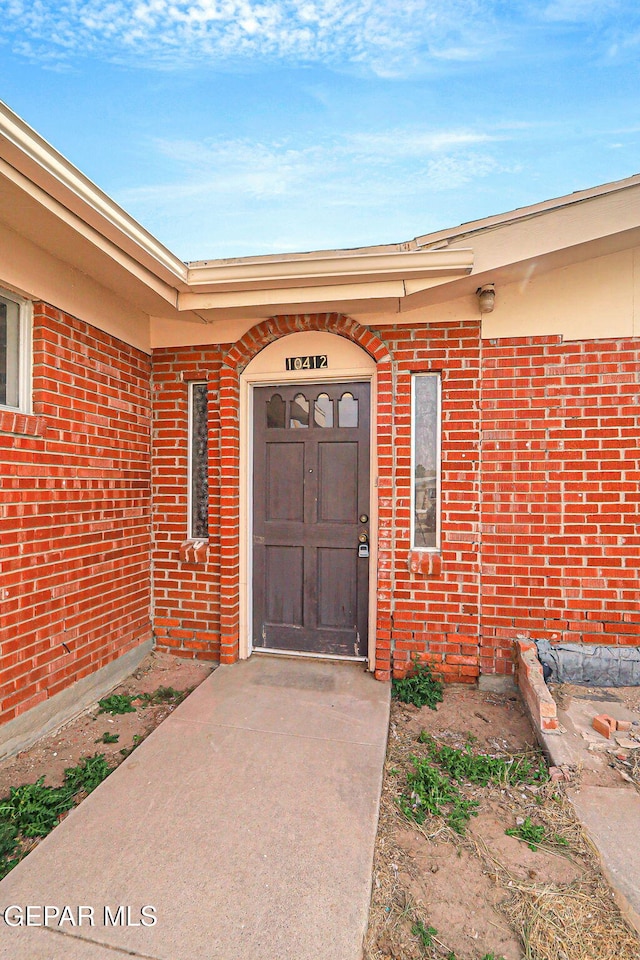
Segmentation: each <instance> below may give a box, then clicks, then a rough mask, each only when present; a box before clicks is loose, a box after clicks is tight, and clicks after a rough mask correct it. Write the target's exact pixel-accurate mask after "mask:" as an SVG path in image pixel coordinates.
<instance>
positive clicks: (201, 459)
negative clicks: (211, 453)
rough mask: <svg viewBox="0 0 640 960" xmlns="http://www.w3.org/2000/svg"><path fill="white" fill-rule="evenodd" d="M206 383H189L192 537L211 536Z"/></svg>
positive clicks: (202, 538)
mask: <svg viewBox="0 0 640 960" xmlns="http://www.w3.org/2000/svg"><path fill="white" fill-rule="evenodd" d="M207 413H208V400H207V384H206V383H190V384H189V537H190V538H191V539H192V540H206V539H207V537H208V536H209V465H208V450H209V429H208V422H207V420H208V417H207Z"/></svg>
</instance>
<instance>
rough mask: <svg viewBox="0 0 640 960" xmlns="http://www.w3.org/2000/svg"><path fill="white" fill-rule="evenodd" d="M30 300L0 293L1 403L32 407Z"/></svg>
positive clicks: (1, 405) (12, 407)
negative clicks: (28, 301)
mask: <svg viewBox="0 0 640 960" xmlns="http://www.w3.org/2000/svg"><path fill="white" fill-rule="evenodd" d="M29 306H30V305H29V304H28V303H27V302H26V301H25V300H21V299H20V298H19V297H15V298H14V297H13V296H11V295H7V294H4V293H3V294H2V295H0V407H8V408H10V409H12V410H21V411H22V412H24V413H29V412H30V410H31V329H30V313H29Z"/></svg>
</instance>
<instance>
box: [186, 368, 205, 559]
mask: <svg viewBox="0 0 640 960" xmlns="http://www.w3.org/2000/svg"><path fill="white" fill-rule="evenodd" d="M202 386H206V387H207V396H208V387H209V383H208V381H207V380H190V381H189V384H188V399H187V408H188V416H187V539H188V540H193V541H194V542H196V543H207V542H208V540H209V538H208V537H194V536H193V388H194V387H202Z"/></svg>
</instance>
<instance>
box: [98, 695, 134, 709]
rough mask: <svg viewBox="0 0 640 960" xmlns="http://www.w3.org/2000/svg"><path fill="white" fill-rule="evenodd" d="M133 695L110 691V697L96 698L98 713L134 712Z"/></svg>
mask: <svg viewBox="0 0 640 960" xmlns="http://www.w3.org/2000/svg"><path fill="white" fill-rule="evenodd" d="M135 699H136V698H135V697H130V696H129V695H128V694H126V693H112V694H111V696H110V697H105V698H104V699H103V700H98V706H99V707H100V709H99V710H98V713H111V714H119V713H135V712H136V708H135V707H134V705H133V701H134V700H135Z"/></svg>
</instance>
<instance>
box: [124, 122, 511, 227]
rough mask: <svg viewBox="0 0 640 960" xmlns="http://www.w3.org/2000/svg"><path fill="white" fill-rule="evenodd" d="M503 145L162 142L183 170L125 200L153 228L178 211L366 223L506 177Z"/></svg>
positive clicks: (365, 137) (485, 140) (374, 140)
mask: <svg viewBox="0 0 640 960" xmlns="http://www.w3.org/2000/svg"><path fill="white" fill-rule="evenodd" d="M493 140H494V137H493V136H490V135H488V134H484V133H482V132H481V131H473V130H469V131H466V130H452V131H446V130H445V131H421V130H416V129H412V128H409V129H396V130H392V131H388V132H384V133H380V134H366V133H360V134H358V133H354V134H350V135H349V134H346V135H343V136H340V137H333V138H327V139H326V140H321V141H318V142H316V143H314V144H305V145H303V146H300V145H298V144H296V143H294V142H292V141H288V140H280V141H270V142H254V141H250V140H243V139H234V140H205V141H191V140H176V141H170V140H160V141H156V142H155V149H156V151H158V152H159V153H160V154H161V155H162V156H163V157H164V158H165V160H166V159H168V160H169V161H172V162H173V163H174V164H175V166H176V168H177V169H176V173H175V174H174V176H173V177H172V178H171V181H170V182H165V183H160V184H150V185H147V186H143V187H135V188H132V189H129V190H125V191H121V192H120V193H119V194H118V198H117V199H118V201H119V202H120V203H122V204H123V205H124V206H125V208H126V209H128V210H130V211H131V212H132V213H133V214H134V216H137V217H139V218H140V219H141V220H142V221H143V222H146V223H148V224H149V225H150V226H151V229H156V227H155V226H154V224H155V223H156V222H157V220H158V218H160V219H165V220H167V221H168V220H169V219H170V218H171V217H172V216H175V215H176V212H177V211H179V213H180V217H181V218H185V217H187V218H189V217H190V216H193V215H196V214H197V215H198V216H202V213H203V211H209V213H208V216H209V217H222V218H223V219H225V220H228V219H229V217H230V216H238V215H240V216H246V215H250V216H251V217H255V216H256V215H257V211H258V210H262V211H263V212H264V211H267V210H271V211H273V214H274V216H275V217H276V218H277V217H278V216H282V215H286V216H288V217H291V216H294V215H297V216H298V217H299V219H300V222H305V221H306V220H308V219H309V218H311V220H314V219H317V218H324V217H327V216H329V215H330V213H329V212H330V211H332V210H333V211H334V216H335V217H340V216H341V214H340V211H341V210H343V211H344V210H347V209H349V210H351V211H353V212H354V214H355V215H357V216H359V215H360V214H361V212H362V211H366V212H367V214H370V213H372V212H373V211H375V210H377V211H380V212H382V211H390V212H393V211H394V210H397V209H399V208H404V209H406V210H410V209H413V208H414V207H415V205H416V204H420V203H423V204H424V203H426V197H428V196H429V195H431V194H434V193H441V192H443V191H447V190H453V189H455V188H457V187H460V186H461V185H463V184H467V183H470V182H473V181H479V180H481V179H482V178H484V177H487V176H489V175H491V174H495V173H500V172H504V171H505V170H506V169H507V168H506V167H505V165H504V162H503V161H502V160H501V159H499V158H498V157H496V156H493V155H492V154H491V153H490V152H488V151H489V150H490V147H491V143H492V141H493ZM296 211H297V214H296V213H295V212H296ZM400 239H407V238H406V237H405V238H400ZM281 246H282V244H281Z"/></svg>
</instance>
